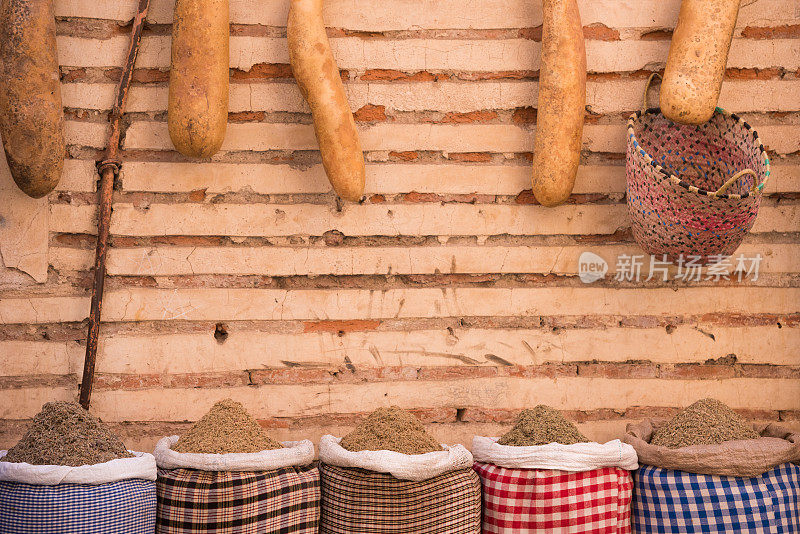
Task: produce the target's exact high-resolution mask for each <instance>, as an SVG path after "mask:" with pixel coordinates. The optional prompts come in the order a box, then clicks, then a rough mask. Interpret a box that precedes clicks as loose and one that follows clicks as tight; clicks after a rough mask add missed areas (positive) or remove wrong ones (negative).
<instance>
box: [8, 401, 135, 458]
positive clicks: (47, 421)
mask: <svg viewBox="0 0 800 534" xmlns="http://www.w3.org/2000/svg"><path fill="white" fill-rule="evenodd" d="M132 456H133V455H132V454H131V453H129V452H128V450H127V449H126V448H125V445H124V444H123V443H122V440H120V439H119V438H118V437H117V436H115V435H114V434H112V433H111V430H109V428H108V427H107V426H106V425H105V424H104V423H103V422H102V421H100V419H98V418H97V417H95V416H93V415H92V414H90V413H89V412H88V411H86V410H84V409H83V408H81V406H80V405H79V404H78V403H75V402H48V403H47V404H45V405H44V406H43V407H42V411H41V412H39V413H38V414H36V417H34V418H33V421H32V422H31V425H30V426H29V427H28V431H27V432H26V433H25V435H24V436H23V437H22V439H21V440H20V441H19V443H17V444H16V445H14V446H13V447H11V448H10V449H9V450H8V454H6V456H5V457H4V458H3V461H5V462H26V463H29V464H32V465H67V466H70V467H77V466H80V465H93V464H99V463H103V462H108V461H109V460H115V459H117V458H130V457H132Z"/></svg>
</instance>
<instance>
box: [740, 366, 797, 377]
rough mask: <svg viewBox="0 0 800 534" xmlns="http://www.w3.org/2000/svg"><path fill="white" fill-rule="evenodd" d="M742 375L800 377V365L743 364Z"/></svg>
mask: <svg viewBox="0 0 800 534" xmlns="http://www.w3.org/2000/svg"><path fill="white" fill-rule="evenodd" d="M739 370H740V372H741V376H743V377H747V378H800V367H798V366H788V365H768V364H743V365H741V366H739Z"/></svg>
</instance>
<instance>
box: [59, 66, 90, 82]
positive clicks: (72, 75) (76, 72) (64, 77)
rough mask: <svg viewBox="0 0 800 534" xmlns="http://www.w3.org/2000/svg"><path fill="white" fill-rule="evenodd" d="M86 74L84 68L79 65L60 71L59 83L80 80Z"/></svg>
mask: <svg viewBox="0 0 800 534" xmlns="http://www.w3.org/2000/svg"><path fill="white" fill-rule="evenodd" d="M85 76H86V69H85V68H84V67H79V68H76V69H71V70H69V71H66V72H65V71H64V70H63V69H62V71H61V83H70V82H74V81H80V80H82V79H83V78H84V77H85Z"/></svg>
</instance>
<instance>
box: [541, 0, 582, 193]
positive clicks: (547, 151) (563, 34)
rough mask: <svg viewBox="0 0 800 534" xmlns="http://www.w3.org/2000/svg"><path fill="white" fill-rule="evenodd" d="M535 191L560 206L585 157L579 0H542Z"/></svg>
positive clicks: (570, 190)
mask: <svg viewBox="0 0 800 534" xmlns="http://www.w3.org/2000/svg"><path fill="white" fill-rule="evenodd" d="M542 15H543V19H542V60H541V67H540V68H539V106H538V109H537V113H536V139H535V142H534V149H533V195H534V196H535V197H536V200H537V201H539V203H540V204H543V205H545V206H556V205H558V204H561V203H563V202H565V201H566V200H567V198H569V195H570V193H572V187H573V186H574V185H575V176H576V175H577V174H578V165H579V163H580V159H581V138H582V135H583V117H584V112H585V107H586V48H585V45H584V38H583V28H582V26H581V16H580V13H579V12H578V4H577V2H576V0H543V2H542Z"/></svg>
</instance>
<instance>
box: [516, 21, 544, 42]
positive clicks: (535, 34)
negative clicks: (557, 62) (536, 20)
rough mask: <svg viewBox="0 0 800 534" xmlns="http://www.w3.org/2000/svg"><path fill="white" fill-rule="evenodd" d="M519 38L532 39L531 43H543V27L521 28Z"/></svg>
mask: <svg viewBox="0 0 800 534" xmlns="http://www.w3.org/2000/svg"><path fill="white" fill-rule="evenodd" d="M519 36H520V37H521V38H522V39H530V40H531V41H536V42H539V43H541V42H542V26H541V25H539V26H536V27H535V28H520V30H519Z"/></svg>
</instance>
